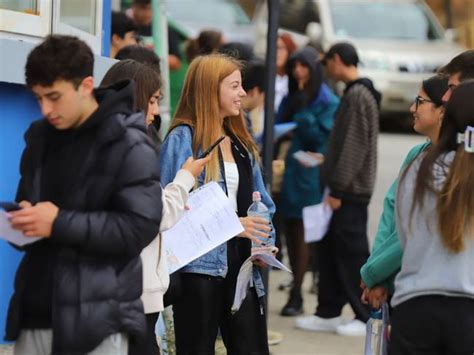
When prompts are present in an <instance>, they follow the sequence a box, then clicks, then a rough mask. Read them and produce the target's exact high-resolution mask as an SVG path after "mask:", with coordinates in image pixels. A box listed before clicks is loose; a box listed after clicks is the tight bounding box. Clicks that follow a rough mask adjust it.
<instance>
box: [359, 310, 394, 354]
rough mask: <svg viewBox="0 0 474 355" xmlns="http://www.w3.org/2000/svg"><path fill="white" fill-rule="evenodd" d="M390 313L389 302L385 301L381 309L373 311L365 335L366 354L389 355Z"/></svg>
mask: <svg viewBox="0 0 474 355" xmlns="http://www.w3.org/2000/svg"><path fill="white" fill-rule="evenodd" d="M388 326H389V314H388V304H387V303H384V304H383V305H382V307H381V308H380V310H378V311H374V312H371V317H370V318H369V321H368V322H367V333H366V336H365V355H387V354H388V352H387V344H388V339H389V334H388Z"/></svg>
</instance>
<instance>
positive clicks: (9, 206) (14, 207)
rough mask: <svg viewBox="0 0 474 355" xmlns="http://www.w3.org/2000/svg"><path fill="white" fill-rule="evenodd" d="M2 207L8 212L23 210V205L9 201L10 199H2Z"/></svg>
mask: <svg viewBox="0 0 474 355" xmlns="http://www.w3.org/2000/svg"><path fill="white" fill-rule="evenodd" d="M0 208H3V209H4V210H5V211H7V212H12V211H18V210H21V207H20V205H19V204H18V203H16V202H9V201H1V202H0Z"/></svg>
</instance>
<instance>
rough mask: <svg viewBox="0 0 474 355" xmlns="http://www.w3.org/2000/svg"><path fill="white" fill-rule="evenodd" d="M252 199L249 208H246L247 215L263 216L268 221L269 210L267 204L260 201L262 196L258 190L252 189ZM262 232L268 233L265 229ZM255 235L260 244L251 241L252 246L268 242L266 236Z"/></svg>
mask: <svg viewBox="0 0 474 355" xmlns="http://www.w3.org/2000/svg"><path fill="white" fill-rule="evenodd" d="M252 201H253V203H252V204H251V205H250V207H249V209H248V210H247V216H249V217H260V218H264V219H266V220H267V221H268V222H270V212H269V211H268V208H267V206H265V205H264V204H263V203H262V197H261V196H260V192H258V191H254V193H253V194H252ZM262 232H263V233H266V234H268V232H267V231H262ZM255 237H257V238H258V239H259V240H260V241H261V242H262V244H261V245H258V244H257V243H255V242H254V241H252V248H255V247H262V246H265V245H266V244H267V243H268V238H263V237H259V236H255Z"/></svg>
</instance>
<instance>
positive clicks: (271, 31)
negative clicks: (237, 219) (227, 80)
mask: <svg viewBox="0 0 474 355" xmlns="http://www.w3.org/2000/svg"><path fill="white" fill-rule="evenodd" d="M267 4H268V32H267V53H266V58H265V67H266V75H265V88H266V90H265V124H264V130H263V171H264V178H265V184H266V187H267V191H271V184H272V161H273V124H274V121H275V76H276V47H277V37H278V11H279V0H267Z"/></svg>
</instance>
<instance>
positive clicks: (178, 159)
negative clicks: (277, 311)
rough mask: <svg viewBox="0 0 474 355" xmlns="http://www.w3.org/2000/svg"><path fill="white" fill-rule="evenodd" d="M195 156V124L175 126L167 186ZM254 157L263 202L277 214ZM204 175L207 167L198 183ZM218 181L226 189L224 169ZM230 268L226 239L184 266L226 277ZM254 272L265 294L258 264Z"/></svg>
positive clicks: (166, 163)
mask: <svg viewBox="0 0 474 355" xmlns="http://www.w3.org/2000/svg"><path fill="white" fill-rule="evenodd" d="M198 153H200V152H198ZM191 156H193V151H192V130H191V128H190V127H189V126H186V125H182V126H178V127H176V128H174V129H173V130H172V131H171V132H170V133H169V135H168V136H167V137H166V139H165V141H164V142H163V145H162V146H161V151H160V167H161V178H160V180H161V183H162V184H163V185H164V186H166V184H168V183H170V182H171V181H173V179H174V177H175V175H176V173H177V172H178V170H179V169H180V168H181V166H182V165H183V163H184V162H185V161H186V159H188V158H189V157H191ZM250 160H251V164H252V173H253V185H254V190H255V191H260V194H261V196H262V203H264V204H265V205H266V206H267V207H268V209H269V211H270V216H271V217H273V214H274V213H275V204H274V203H273V201H272V199H271V197H270V195H269V194H268V192H267V190H266V189H265V184H264V183H263V178H262V173H261V171H260V166H259V165H258V162H257V161H256V160H255V158H254V157H253V156H252V155H250ZM204 177H205V171H203V172H202V174H201V175H200V176H199V177H198V179H197V181H198V187H199V186H201V185H203V184H204ZM218 183H219V186H220V187H221V188H222V189H223V190H224V191H225V181H224V178H223V175H222V173H221V174H220V177H219V181H218ZM272 227H273V226H272ZM270 244H272V245H274V244H275V232H274V228H272V233H271V242H270ZM227 270H228V268H227V244H226V243H223V244H221V245H219V246H218V247H216V248H214V249H213V250H211V251H210V252H208V253H206V254H205V255H203V256H201V257H199V258H197V259H196V260H194V261H192V262H191V263H189V264H188V265H186V266H185V267H184V268H182V269H181V272H189V273H197V274H205V275H210V276H215V277H217V276H220V277H223V278H225V277H226V275H227ZM253 275H254V276H253V282H254V285H255V289H256V291H257V295H258V296H259V297H261V296H263V295H264V294H265V289H264V286H263V281H262V278H261V275H260V273H259V271H258V268H257V267H254V270H253Z"/></svg>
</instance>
